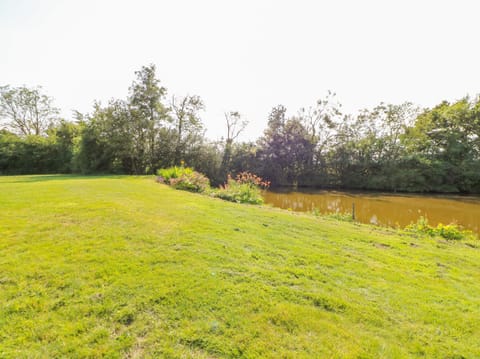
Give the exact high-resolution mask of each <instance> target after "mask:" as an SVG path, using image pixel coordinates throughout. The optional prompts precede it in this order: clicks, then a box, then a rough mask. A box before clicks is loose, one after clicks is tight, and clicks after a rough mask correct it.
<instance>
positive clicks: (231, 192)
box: [213, 172, 270, 204]
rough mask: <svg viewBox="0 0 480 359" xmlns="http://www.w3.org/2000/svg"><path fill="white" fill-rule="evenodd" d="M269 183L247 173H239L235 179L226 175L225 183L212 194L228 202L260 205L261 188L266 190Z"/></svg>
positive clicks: (261, 200)
mask: <svg viewBox="0 0 480 359" xmlns="http://www.w3.org/2000/svg"><path fill="white" fill-rule="evenodd" d="M269 185H270V182H267V181H264V180H262V178H260V177H258V176H256V175H254V174H252V173H249V172H242V173H239V174H238V175H237V176H236V177H235V179H234V178H232V177H231V176H230V175H228V179H227V183H226V184H224V185H223V186H221V187H220V189H218V190H217V191H215V192H214V193H213V195H214V196H215V197H218V198H221V199H224V200H226V201H230V202H237V203H250V204H262V203H263V197H262V192H261V189H262V188H265V189H266V188H268V186H269Z"/></svg>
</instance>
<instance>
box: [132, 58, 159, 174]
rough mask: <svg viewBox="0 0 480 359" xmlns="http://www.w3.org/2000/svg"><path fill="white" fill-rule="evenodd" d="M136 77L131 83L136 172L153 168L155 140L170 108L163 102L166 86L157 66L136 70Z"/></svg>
mask: <svg viewBox="0 0 480 359" xmlns="http://www.w3.org/2000/svg"><path fill="white" fill-rule="evenodd" d="M135 75H136V76H137V80H136V81H134V82H133V83H132V85H131V86H130V98H129V106H130V111H131V120H132V122H133V126H132V133H131V135H132V137H133V139H134V147H133V152H134V158H136V159H137V161H135V162H134V165H135V168H134V172H135V173H145V172H149V173H150V172H152V171H154V169H155V168H154V167H155V160H156V159H155V147H156V143H155V139H156V138H157V134H158V130H159V128H160V125H161V122H162V121H164V120H166V119H167V109H166V108H165V106H164V105H163V103H162V99H163V98H164V97H165V95H166V92H167V90H166V88H165V87H161V86H160V81H159V80H158V79H157V78H156V77H155V65H153V64H151V65H149V66H143V67H142V68H141V70H140V71H136V72H135Z"/></svg>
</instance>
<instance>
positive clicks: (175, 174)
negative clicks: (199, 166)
mask: <svg viewBox="0 0 480 359" xmlns="http://www.w3.org/2000/svg"><path fill="white" fill-rule="evenodd" d="M192 173H193V168H191V167H183V166H181V167H178V166H173V167H169V168H162V169H160V170H158V171H157V175H159V176H160V177H162V179H163V181H164V182H165V183H166V184H170V180H171V179H172V178H179V177H181V176H182V175H189V174H192Z"/></svg>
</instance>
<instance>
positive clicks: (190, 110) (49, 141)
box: [0, 65, 480, 193]
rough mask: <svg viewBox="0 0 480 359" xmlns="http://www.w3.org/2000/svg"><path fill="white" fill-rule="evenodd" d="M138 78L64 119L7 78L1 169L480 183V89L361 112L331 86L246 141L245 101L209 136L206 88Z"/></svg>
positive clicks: (455, 187)
mask: <svg viewBox="0 0 480 359" xmlns="http://www.w3.org/2000/svg"><path fill="white" fill-rule="evenodd" d="M135 76H136V78H135V80H134V81H133V82H132V85H131V86H130V88H129V96H128V97H127V98H126V99H124V100H122V99H112V100H111V101H109V102H108V103H107V104H106V105H102V104H100V103H95V105H94V108H93V111H92V113H90V114H84V115H82V114H79V113H77V114H76V116H75V117H76V118H75V119H76V123H72V122H67V121H59V120H58V119H57V118H56V117H57V116H56V115H57V113H58V109H56V108H55V107H54V106H53V105H52V103H53V100H52V99H51V98H50V97H48V96H46V95H43V94H42V92H41V90H40V89H39V88H37V89H29V88H25V87H20V88H13V87H10V86H3V87H1V88H0V95H1V96H0V97H1V98H0V121H2V124H3V125H4V126H3V127H4V130H3V132H2V138H1V141H0V153H1V154H2V157H1V158H0V171H1V173H9V174H15V173H51V172H77V173H78V172H80V173H89V174H94V173H116V174H151V173H155V171H156V169H158V168H167V167H170V166H174V165H177V166H178V165H180V163H181V162H182V161H184V162H187V163H189V165H191V166H192V167H194V168H195V169H196V170H197V171H199V172H201V173H205V174H206V175H207V177H208V178H209V180H210V182H211V183H212V184H213V185H218V184H221V183H224V182H225V181H227V174H228V173H240V172H244V171H249V172H253V173H257V174H258V175H259V176H261V177H262V178H265V179H268V180H269V181H271V183H272V185H273V186H293V187H295V186H298V187H302V186H305V187H307V186H311V187H321V188H344V189H366V190H382V191H394V192H396V191H400V192H441V193H448V192H452V193H480V96H479V97H476V98H468V97H465V98H463V99H460V100H458V101H454V102H447V101H443V102H441V103H440V104H438V105H437V106H434V107H433V108H427V109H423V110H420V109H419V108H418V107H417V106H415V105H413V104H411V103H409V102H406V103H403V104H399V105H394V104H384V103H381V104H379V105H378V106H375V107H373V108H371V109H364V110H362V111H360V112H359V113H358V114H355V115H351V114H344V113H342V111H341V104H340V103H338V101H337V100H336V98H335V94H334V93H331V92H329V93H328V95H327V96H326V97H325V98H323V99H322V98H321V99H319V100H318V101H316V103H315V104H314V105H313V106H311V107H309V108H307V109H300V111H299V112H298V113H297V114H296V115H295V116H288V115H287V109H286V108H285V107H284V106H282V105H279V106H276V107H274V108H273V109H272V111H271V113H270V115H269V117H268V125H267V128H266V129H265V131H264V133H263V136H262V137H260V138H259V139H258V141H256V142H248V143H241V142H236V140H237V138H238V136H239V134H240V133H241V132H242V131H243V130H244V128H245V126H246V124H247V121H246V120H245V119H244V118H243V117H242V116H241V115H240V113H239V112H238V111H230V112H226V113H225V120H226V124H225V125H226V138H224V139H223V138H222V139H221V140H218V141H208V140H206V138H205V132H204V130H205V129H204V127H203V124H202V121H201V116H200V114H201V112H202V111H203V110H204V108H205V104H204V103H203V101H202V99H201V98H200V97H198V96H196V95H186V96H176V95H173V96H172V97H171V100H170V101H168V102H167V101H166V100H165V99H166V94H167V89H166V88H164V87H162V86H161V85H160V80H158V79H157V78H156V68H155V66H154V65H148V66H143V67H142V68H141V69H140V70H139V71H136V72H135ZM33 161H38V162H36V163H33ZM227 182H228V181H227ZM233 186H235V185H233Z"/></svg>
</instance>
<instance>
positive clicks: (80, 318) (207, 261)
mask: <svg viewBox="0 0 480 359" xmlns="http://www.w3.org/2000/svg"><path fill="white" fill-rule="evenodd" d="M0 159H1V157H0ZM0 188H1V189H2V190H1V191H0V205H1V215H0V234H1V235H0V237H1V244H0V246H1V250H2V259H1V261H0V287H1V290H0V303H1V310H0V338H1V339H0V343H1V344H0V357H2V358H40V357H41V358H87V357H88V358H101V357H108V358H121V357H132V358H135V357H145V358H182V357H183V358H208V357H212V358H233V357H244V358H311V357H319V358H324V357H325V358H329V357H334V358H411V357H417V358H425V357H427V358H454V357H458V358H460V357H464V358H477V357H479V354H480V341H479V340H478V308H479V307H480V282H479V281H478V280H477V278H478V254H479V248H478V241H477V242H475V241H438V240H435V239H429V238H426V239H425V240H423V241H421V243H418V245H416V246H414V247H413V246H412V240H411V239H409V238H408V237H405V235H403V234H402V233H401V232H398V233H397V232H395V231H388V232H386V231H382V230H376V229H373V228H372V227H370V226H364V225H358V224H351V223H346V222H338V221H333V220H330V219H326V218H322V217H319V218H315V217H313V216H310V215H303V214H298V213H296V214H292V213H289V212H286V211H279V210H276V209H272V208H269V207H266V206H239V205H234V204H232V203H229V202H225V201H216V200H212V199H211V198H209V197H208V196H195V195H192V194H190V193H188V192H185V191H173V190H169V189H168V188H165V187H164V186H158V185H157V184H155V183H154V182H153V181H152V180H151V177H127V176H103V177H98V176H97V177H95V176H88V177H82V176H56V175H55V176H53V175H47V176H28V177H27V176H19V177H11V176H9V177H0ZM392 323H394V324H395V325H392Z"/></svg>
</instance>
